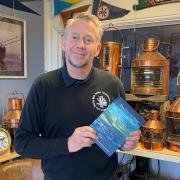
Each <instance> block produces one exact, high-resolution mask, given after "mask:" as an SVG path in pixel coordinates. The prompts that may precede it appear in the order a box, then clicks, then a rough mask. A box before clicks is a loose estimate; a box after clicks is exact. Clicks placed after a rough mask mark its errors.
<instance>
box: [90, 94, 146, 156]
mask: <svg viewBox="0 0 180 180" xmlns="http://www.w3.org/2000/svg"><path fill="white" fill-rule="evenodd" d="M144 123H145V121H144V119H143V118H142V117H141V116H140V115H139V114H138V113H137V112H136V111H135V110H134V109H133V108H132V107H131V106H130V105H129V104H128V103H127V102H126V101H125V100H123V99H122V98H121V97H118V98H116V99H115V100H114V101H113V102H112V103H111V104H110V105H109V106H108V107H107V109H106V110H105V111H104V112H102V113H101V115H100V116H99V117H98V118H97V119H96V120H95V121H94V122H93V123H92V124H91V125H90V126H91V127H92V128H94V129H95V130H96V133H97V135H98V140H95V143H96V144H97V145H98V146H99V147H100V148H101V149H102V150H103V151H104V152H105V153H106V154H107V155H108V156H111V155H112V154H113V153H114V152H115V151H116V150H117V149H118V148H119V147H121V146H122V145H123V144H124V142H125V138H126V136H128V135H129V133H130V132H132V131H135V130H138V129H139V128H140V127H141V126H142V125H143V124H144Z"/></svg>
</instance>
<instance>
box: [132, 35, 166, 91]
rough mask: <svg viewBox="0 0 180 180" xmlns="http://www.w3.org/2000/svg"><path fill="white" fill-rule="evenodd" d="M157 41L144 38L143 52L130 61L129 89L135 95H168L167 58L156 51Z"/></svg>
mask: <svg viewBox="0 0 180 180" xmlns="http://www.w3.org/2000/svg"><path fill="white" fill-rule="evenodd" d="M158 46H159V41H158V40H157V39H155V38H148V39H146V40H144V43H143V45H142V49H143V53H142V54H141V55H140V56H138V57H137V58H136V59H134V60H133V61H132V63H131V91H132V94H136V95H168V93H169V60H167V59H166V58H165V57H164V56H163V55H161V54H160V53H159V52H157V49H158Z"/></svg>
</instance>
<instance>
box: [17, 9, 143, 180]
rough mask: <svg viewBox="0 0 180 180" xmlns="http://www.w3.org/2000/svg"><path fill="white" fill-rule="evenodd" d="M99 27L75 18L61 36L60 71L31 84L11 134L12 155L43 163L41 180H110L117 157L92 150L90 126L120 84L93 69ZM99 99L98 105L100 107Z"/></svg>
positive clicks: (131, 144)
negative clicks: (62, 54) (63, 55)
mask: <svg viewBox="0 0 180 180" xmlns="http://www.w3.org/2000/svg"><path fill="white" fill-rule="evenodd" d="M101 36H102V27H101V24H100V22H99V20H98V18H97V17H96V16H93V15H91V14H88V13H80V14H79V15H77V16H76V17H74V18H73V19H70V20H69V21H68V23H67V26H66V28H65V31H64V40H63V51H64V53H65V64H64V66H63V67H62V68H60V69H57V70H54V71H51V72H48V73H45V74H43V75H41V76H40V77H38V78H37V79H36V81H35V82H34V83H33V85H32V87H31V90H30V92H29V94H28V97H27V99H26V103H25V105H24V108H23V111H22V115H21V121H20V125H19V127H18V129H17V130H16V134H15V150H16V151H17V153H19V154H21V155H23V156H25V157H30V158H37V159H41V160H42V170H43V172H44V175H45V180H110V179H111V177H112V175H113V173H114V171H115V170H116V167H117V164H118V162H117V154H116V153H114V154H113V155H112V156H111V157H108V156H107V155H106V154H105V153H104V152H103V151H102V149H100V148H99V147H98V146H97V145H96V144H94V141H93V139H97V138H98V137H97V134H96V131H95V130H94V129H93V128H91V127H90V124H92V122H93V121H94V120H95V119H96V118H97V117H98V116H99V115H100V114H101V113H102V111H103V110H104V109H106V108H107V107H108V105H109V104H110V103H111V102H112V101H113V100H114V99H115V98H116V97H118V96H121V97H123V98H124V90H123V87H122V84H121V82H120V80H119V79H118V78H117V77H115V76H113V75H112V74H110V73H108V72H105V71H103V70H99V69H97V68H94V67H93V59H94V57H95V56H97V55H98V53H99V51H100V48H101V44H100V40H101ZM99 99H101V100H102V102H103V104H102V103H100V104H99V101H98V100H99ZM139 137H140V132H139V131H135V132H133V133H132V134H129V136H128V137H127V138H126V142H125V144H124V145H123V147H121V149H122V150H131V149H133V148H135V147H136V145H137V143H138V140H139Z"/></svg>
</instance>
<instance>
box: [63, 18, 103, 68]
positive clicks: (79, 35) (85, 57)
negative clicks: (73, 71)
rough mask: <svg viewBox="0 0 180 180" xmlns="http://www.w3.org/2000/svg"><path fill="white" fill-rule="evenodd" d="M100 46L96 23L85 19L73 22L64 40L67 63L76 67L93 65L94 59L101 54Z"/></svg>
mask: <svg viewBox="0 0 180 180" xmlns="http://www.w3.org/2000/svg"><path fill="white" fill-rule="evenodd" d="M100 47H101V45H100V43H98V38H97V32H96V27H95V25H94V24H93V23H92V22H86V21H85V20H77V21H75V22H73V24H72V25H71V26H70V27H69V28H68V30H67V32H66V34H65V37H64V40H63V50H64V51H65V57H66V63H67V64H69V65H70V66H73V67H74V68H84V67H89V65H90V66H92V62H93V59H94V57H95V56H97V55H98V54H99V51H100Z"/></svg>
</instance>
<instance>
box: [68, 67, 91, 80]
mask: <svg viewBox="0 0 180 180" xmlns="http://www.w3.org/2000/svg"><path fill="white" fill-rule="evenodd" d="M91 69H92V66H86V67H83V68H74V67H72V66H71V65H68V64H67V72H68V74H69V75H70V76H71V77H72V78H74V79H78V80H84V79H86V78H87V77H88V75H89V73H90V71H91Z"/></svg>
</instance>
